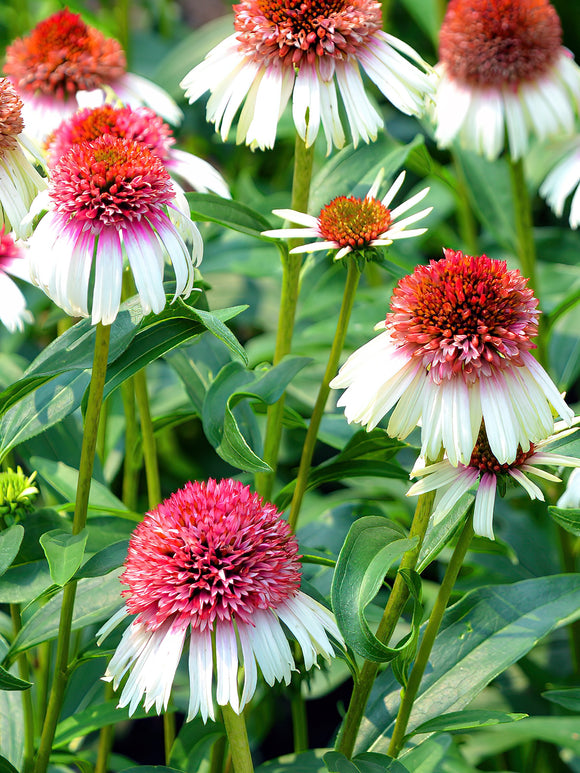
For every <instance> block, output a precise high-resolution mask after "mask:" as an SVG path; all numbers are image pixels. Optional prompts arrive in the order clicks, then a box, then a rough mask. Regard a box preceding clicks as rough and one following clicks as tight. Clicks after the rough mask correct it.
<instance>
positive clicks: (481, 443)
mask: <svg viewBox="0 0 580 773" xmlns="http://www.w3.org/2000/svg"><path fill="white" fill-rule="evenodd" d="M535 453H536V449H535V447H534V444H533V443H530V447H529V449H528V450H527V451H525V452H524V451H522V449H521V447H520V446H518V453H517V455H516V458H515V459H514V461H513V462H509V464H500V463H499V462H498V460H497V459H496V457H495V456H494V455H493V453H492V450H491V448H490V447H489V441H488V439H487V434H486V432H485V426H484V425H483V424H482V425H481V429H480V430H479V435H478V436H477V442H476V444H475V447H474V449H473V453H472V454H471V459H470V460H469V466H470V467H477V468H478V469H479V470H480V471H481V472H491V473H493V474H495V475H500V474H501V473H507V472H509V470H511V469H513V468H514V467H521V465H522V464H525V462H526V461H527V460H528V459H529V458H530V456H532V455H533V454H535Z"/></svg>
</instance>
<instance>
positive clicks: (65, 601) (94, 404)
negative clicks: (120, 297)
mask: <svg viewBox="0 0 580 773" xmlns="http://www.w3.org/2000/svg"><path fill="white" fill-rule="evenodd" d="M95 332H96V335H95V353H94V357H93V372H92V377H91V385H90V388H89V398H88V403H87V412H86V415H85V426H84V430H83V442H82V446H81V460H80V465H79V477H78V483H77V491H76V500H75V510H74V516H73V525H72V533H73V534H78V533H79V532H81V531H82V530H83V529H84V528H85V524H86V521H87V510H88V504H89V493H90V490H91V479H92V475H93V464H94V460H95V449H96V445H97V435H98V431H99V417H100V414H101V405H102V402H103V390H104V386H105V375H106V372H107V358H108V354H109V337H110V333H111V327H110V325H102V324H100V323H99V324H98V325H97V326H96V331H95ZM76 588H77V584H76V582H74V581H71V582H69V583H68V584H67V585H65V587H64V589H63V594H62V607H61V611H60V623H59V629H58V638H57V648H56V660H55V667H54V678H53V681H52V688H51V691H50V698H49V701H48V708H47V712H46V716H45V719H44V726H43V728H42V735H41V738H40V747H39V750H38V755H37V758H36V767H35V771H36V773H45V771H46V769H47V767H48V762H49V759H50V752H51V750H52V742H53V739H54V734H55V731H56V726H57V724H58V719H59V716H60V710H61V707H62V701H63V697H64V691H65V688H66V684H67V681H68V656H69V646H70V633H71V628H72V617H73V609H74V602H75V594H76Z"/></svg>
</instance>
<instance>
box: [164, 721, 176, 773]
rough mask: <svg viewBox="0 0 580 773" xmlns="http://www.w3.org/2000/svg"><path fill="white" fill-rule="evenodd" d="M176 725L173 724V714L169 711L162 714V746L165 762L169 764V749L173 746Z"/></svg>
mask: <svg viewBox="0 0 580 773" xmlns="http://www.w3.org/2000/svg"><path fill="white" fill-rule="evenodd" d="M176 734H177V733H176V726H175V714H174V713H173V712H172V711H170V712H167V711H166V712H165V714H164V715H163V748H164V750H165V764H166V765H169V760H170V758H171V749H172V748H173V744H174V743H175V736H176Z"/></svg>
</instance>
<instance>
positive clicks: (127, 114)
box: [46, 104, 230, 198]
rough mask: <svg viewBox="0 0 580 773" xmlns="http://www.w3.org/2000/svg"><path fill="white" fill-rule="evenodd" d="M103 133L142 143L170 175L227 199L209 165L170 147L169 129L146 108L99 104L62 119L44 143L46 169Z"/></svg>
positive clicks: (218, 176)
mask: <svg viewBox="0 0 580 773" xmlns="http://www.w3.org/2000/svg"><path fill="white" fill-rule="evenodd" d="M103 134H110V135H111V136H113V137H125V138H126V139H128V140H135V142H142V143H143V144H144V145H146V146H147V147H148V148H149V150H150V151H151V152H152V153H154V154H155V155H156V156H158V157H159V158H160V159H161V161H163V164H164V165H165V168H166V169H167V171H168V172H169V174H170V175H172V176H176V177H178V178H179V179H181V180H182V181H184V182H185V183H187V185H189V186H190V187H191V188H193V189H194V190H196V191H200V192H201V193H207V192H208V191H213V192H214V193H217V194H218V195H219V196H223V197H224V198H230V192H229V189H228V186H227V183H226V181H225V180H224V178H223V177H222V176H221V174H220V173H219V172H218V171H217V169H214V167H213V166H211V164H208V162H207V161H204V160H203V159H201V158H198V157H197V156H194V155H193V154H191V153H186V152H185V151H183V150H177V149H176V148H174V147H173V145H174V144H175V138H174V136H173V132H172V130H171V128H170V127H169V126H168V125H167V124H166V123H165V122H164V121H163V120H162V118H161V117H160V116H158V115H157V114H156V113H155V112H154V111H153V110H151V108H149V107H138V108H135V109H133V108H131V107H129V106H125V107H114V106H113V105H108V104H107V105H101V106H99V107H93V108H91V107H87V108H84V109H82V110H79V111H78V112H77V113H75V114H74V115H72V116H70V117H69V118H67V119H66V120H64V121H63V122H62V123H61V124H60V125H59V127H58V128H57V129H56V131H54V132H53V134H51V136H50V137H49V138H48V140H47V143H46V145H47V155H48V163H49V166H51V167H52V166H54V165H55V164H56V163H57V161H58V160H59V158H60V157H61V156H62V155H64V154H65V153H66V152H67V151H68V150H69V149H70V148H71V146H72V145H75V144H78V143H79V142H90V141H91V140H96V139H97V137H100V136H101V135H103Z"/></svg>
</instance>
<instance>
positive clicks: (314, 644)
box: [99, 480, 342, 721]
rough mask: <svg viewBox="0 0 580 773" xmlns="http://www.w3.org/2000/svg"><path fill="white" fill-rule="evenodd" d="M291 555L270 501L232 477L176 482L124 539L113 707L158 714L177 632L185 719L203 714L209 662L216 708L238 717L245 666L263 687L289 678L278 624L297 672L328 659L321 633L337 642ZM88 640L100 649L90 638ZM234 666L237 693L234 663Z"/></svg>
mask: <svg viewBox="0 0 580 773" xmlns="http://www.w3.org/2000/svg"><path fill="white" fill-rule="evenodd" d="M300 574H301V572H300V564H299V561H298V548H297V544H296V540H295V538H294V537H293V536H292V534H291V531H290V527H289V526H288V524H287V523H286V522H285V521H283V520H282V519H281V518H280V516H279V513H278V512H277V511H276V508H275V507H274V506H273V505H270V504H267V503H265V502H264V501H263V500H262V499H261V497H259V496H258V495H257V494H252V493H251V492H250V489H249V487H248V486H244V485H242V484H241V483H239V482H237V481H234V480H222V481H220V482H219V483H216V482H215V481H214V480H209V481H208V482H207V483H197V482H196V483H188V484H187V485H186V486H185V487H184V488H183V489H181V490H180V491H177V492H176V493H175V494H172V496H170V497H169V499H166V500H165V501H164V502H162V504H160V505H159V507H157V508H156V509H155V510H153V511H152V512H150V513H148V514H147V515H146V516H145V519H144V521H143V522H142V523H141V524H140V525H139V526H138V527H137V529H136V530H135V532H134V534H133V536H132V538H131V541H130V543H129V552H128V556H127V561H126V563H125V571H124V573H123V575H122V577H121V580H122V581H123V582H124V583H125V584H126V585H127V586H128V589H127V590H125V591H123V595H124V596H125V598H126V605H125V607H124V608H123V609H122V610H120V612H118V613H117V614H116V615H115V616H114V617H113V618H112V619H111V620H110V621H109V623H107V624H106V625H105V626H104V627H103V629H101V631H100V637H101V638H100V641H102V640H103V639H104V638H105V636H106V635H107V634H108V633H109V631H111V630H112V629H113V628H114V626H115V625H117V623H118V622H119V621H120V620H121V619H122V618H124V617H125V616H126V615H136V617H135V619H134V620H133V622H132V623H131V625H130V626H129V628H128V629H127V630H126V631H125V633H124V634H123V638H122V640H121V643H120V644H119V646H118V648H117V650H116V652H115V655H114V656H113V658H112V660H111V662H110V663H109V667H108V669H107V673H106V675H105V678H106V679H108V680H112V681H113V686H114V687H115V689H116V688H117V687H118V685H119V683H120V682H121V680H122V678H123V677H124V675H125V674H126V673H127V672H128V671H132V673H131V676H130V677H129V679H128V680H127V682H126V684H125V686H124V688H123V691H122V693H121V699H120V702H119V705H120V706H126V705H127V704H128V705H129V712H130V713H132V712H133V711H135V709H136V707H137V705H138V704H139V702H140V701H141V699H142V698H143V697H144V705H145V709H146V710H147V709H149V708H150V707H151V706H153V705H155V708H156V710H157V711H158V712H159V711H161V709H162V708H164V707H166V706H167V701H168V699H169V694H170V691H171V685H172V682H173V678H174V675H175V671H176V669H177V665H178V663H179V659H180V656H181V653H182V650H183V646H184V642H185V637H186V635H187V633H188V632H189V637H190V641H189V681H190V699H189V711H188V717H187V718H188V720H189V719H192V718H193V717H194V716H195V715H196V714H197V713H198V712H199V713H200V714H201V716H202V718H203V720H204V721H206V720H207V718H208V717H211V718H212V719H213V718H214V708H213V694H214V655H213V652H215V672H216V674H217V684H216V687H215V694H216V699H217V703H218V704H219V705H222V706H223V705H226V704H230V705H231V706H232V708H233V709H234V711H236V712H238V713H239V712H241V711H242V709H243V708H244V706H245V705H246V703H248V701H249V700H250V699H251V697H252V695H253V694H254V691H255V689H256V683H257V668H256V664H257V665H258V666H259V667H260V670H261V671H262V674H263V676H264V679H265V680H266V682H267V683H268V684H270V685H272V684H274V682H275V681H281V680H284V681H285V682H286V684H288V683H289V681H290V676H291V671H292V670H293V669H294V667H295V666H294V658H293V657H292V652H291V649H290V646H289V644H288V641H287V639H286V635H285V633H284V631H283V628H282V625H281V623H283V624H284V625H285V626H286V627H287V628H288V629H289V630H290V632H291V633H292V634H293V635H294V636H295V637H296V639H297V641H298V643H299V644H300V646H301V648H302V653H303V656H304V664H305V666H306V668H311V667H312V666H313V665H314V664H315V662H316V657H317V655H319V654H322V655H324V656H325V657H330V656H332V655H333V654H334V651H333V648H332V645H331V643H330V641H329V639H328V636H327V633H330V634H331V635H332V636H334V637H335V638H336V639H337V640H338V641H342V639H341V636H340V633H339V632H338V628H337V626H336V623H335V622H334V619H333V618H332V615H331V614H330V612H328V610H326V609H325V608H324V607H323V606H321V605H320V604H319V603H318V602H316V601H314V600H313V599H312V598H310V597H309V596H307V595H306V594H305V593H303V592H302V591H300V590H299V588H300ZM99 643H100V642H99ZM239 662H240V664H242V665H243V666H244V686H243V689H242V695H241V697H240V695H239V693H238V684H237V677H238V663H239Z"/></svg>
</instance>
